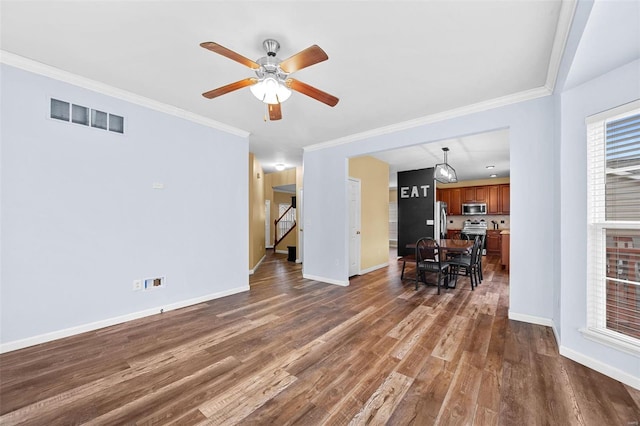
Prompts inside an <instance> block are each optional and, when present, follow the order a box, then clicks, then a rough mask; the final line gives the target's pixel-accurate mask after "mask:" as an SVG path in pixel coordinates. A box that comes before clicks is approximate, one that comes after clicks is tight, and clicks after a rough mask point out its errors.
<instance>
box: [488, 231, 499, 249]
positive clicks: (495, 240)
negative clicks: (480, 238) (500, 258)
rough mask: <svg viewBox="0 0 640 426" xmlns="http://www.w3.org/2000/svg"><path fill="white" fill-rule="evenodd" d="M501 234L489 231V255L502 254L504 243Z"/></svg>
mask: <svg viewBox="0 0 640 426" xmlns="http://www.w3.org/2000/svg"><path fill="white" fill-rule="evenodd" d="M500 232H501V231H500V230H496V229H489V230H487V253H489V254H500V249H501V243H502V241H501V235H500Z"/></svg>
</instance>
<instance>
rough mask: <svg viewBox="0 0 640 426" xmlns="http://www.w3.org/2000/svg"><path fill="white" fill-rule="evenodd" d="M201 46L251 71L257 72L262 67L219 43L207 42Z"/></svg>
mask: <svg viewBox="0 0 640 426" xmlns="http://www.w3.org/2000/svg"><path fill="white" fill-rule="evenodd" d="M200 46H202V47H204V48H205V49H208V50H210V51H212V52H215V53H217V54H219V55H222V56H226V57H227V58H229V59H232V60H234V61H236V62H239V63H241V64H242V65H246V66H248V67H249V68H251V69H254V70H257V69H258V68H260V65H259V64H257V63H256V62H254V61H252V60H251V59H249V58H246V57H244V56H242V55H241V54H239V53H236V52H234V51H233V50H231V49H227V48H226V47H224V46H221V45H219V44H218V43H214V42H212V41H205V42H204V43H200Z"/></svg>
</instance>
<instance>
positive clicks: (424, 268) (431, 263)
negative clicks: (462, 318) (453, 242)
mask: <svg viewBox="0 0 640 426" xmlns="http://www.w3.org/2000/svg"><path fill="white" fill-rule="evenodd" d="M441 257H442V256H441V254H440V246H439V245H438V242H437V241H436V240H434V239H433V238H429V237H425V238H420V239H419V240H418V241H417V242H416V290H418V286H419V284H420V281H422V282H424V283H425V284H427V281H426V274H427V273H431V274H435V275H436V276H437V278H436V286H437V287H438V294H440V283H441V282H442V281H444V287H447V286H448V284H449V275H450V270H449V262H448V261H442V259H441Z"/></svg>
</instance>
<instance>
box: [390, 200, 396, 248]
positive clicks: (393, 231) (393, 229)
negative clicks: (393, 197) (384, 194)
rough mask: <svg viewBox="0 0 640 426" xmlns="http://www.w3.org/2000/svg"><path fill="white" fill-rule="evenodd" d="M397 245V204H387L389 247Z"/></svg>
mask: <svg viewBox="0 0 640 426" xmlns="http://www.w3.org/2000/svg"><path fill="white" fill-rule="evenodd" d="M397 243H398V203H397V202H395V201H390V202H389V245H390V246H396V245H397Z"/></svg>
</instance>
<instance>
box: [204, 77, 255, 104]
mask: <svg viewBox="0 0 640 426" xmlns="http://www.w3.org/2000/svg"><path fill="white" fill-rule="evenodd" d="M257 82H258V79H257V78H255V77H249V78H245V79H244V80H239V81H236V82H235V83H231V84H227V85H226V86H222V87H218V88H217V89H213V90H209V91H208V92H204V93H203V94H202V96H204V97H205V98H207V99H213V98H217V97H218V96H221V95H224V94H226V93H229V92H233V91H234V90H238V89H242V88H243V87H247V86H251V85H253V84H256V83H257Z"/></svg>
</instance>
